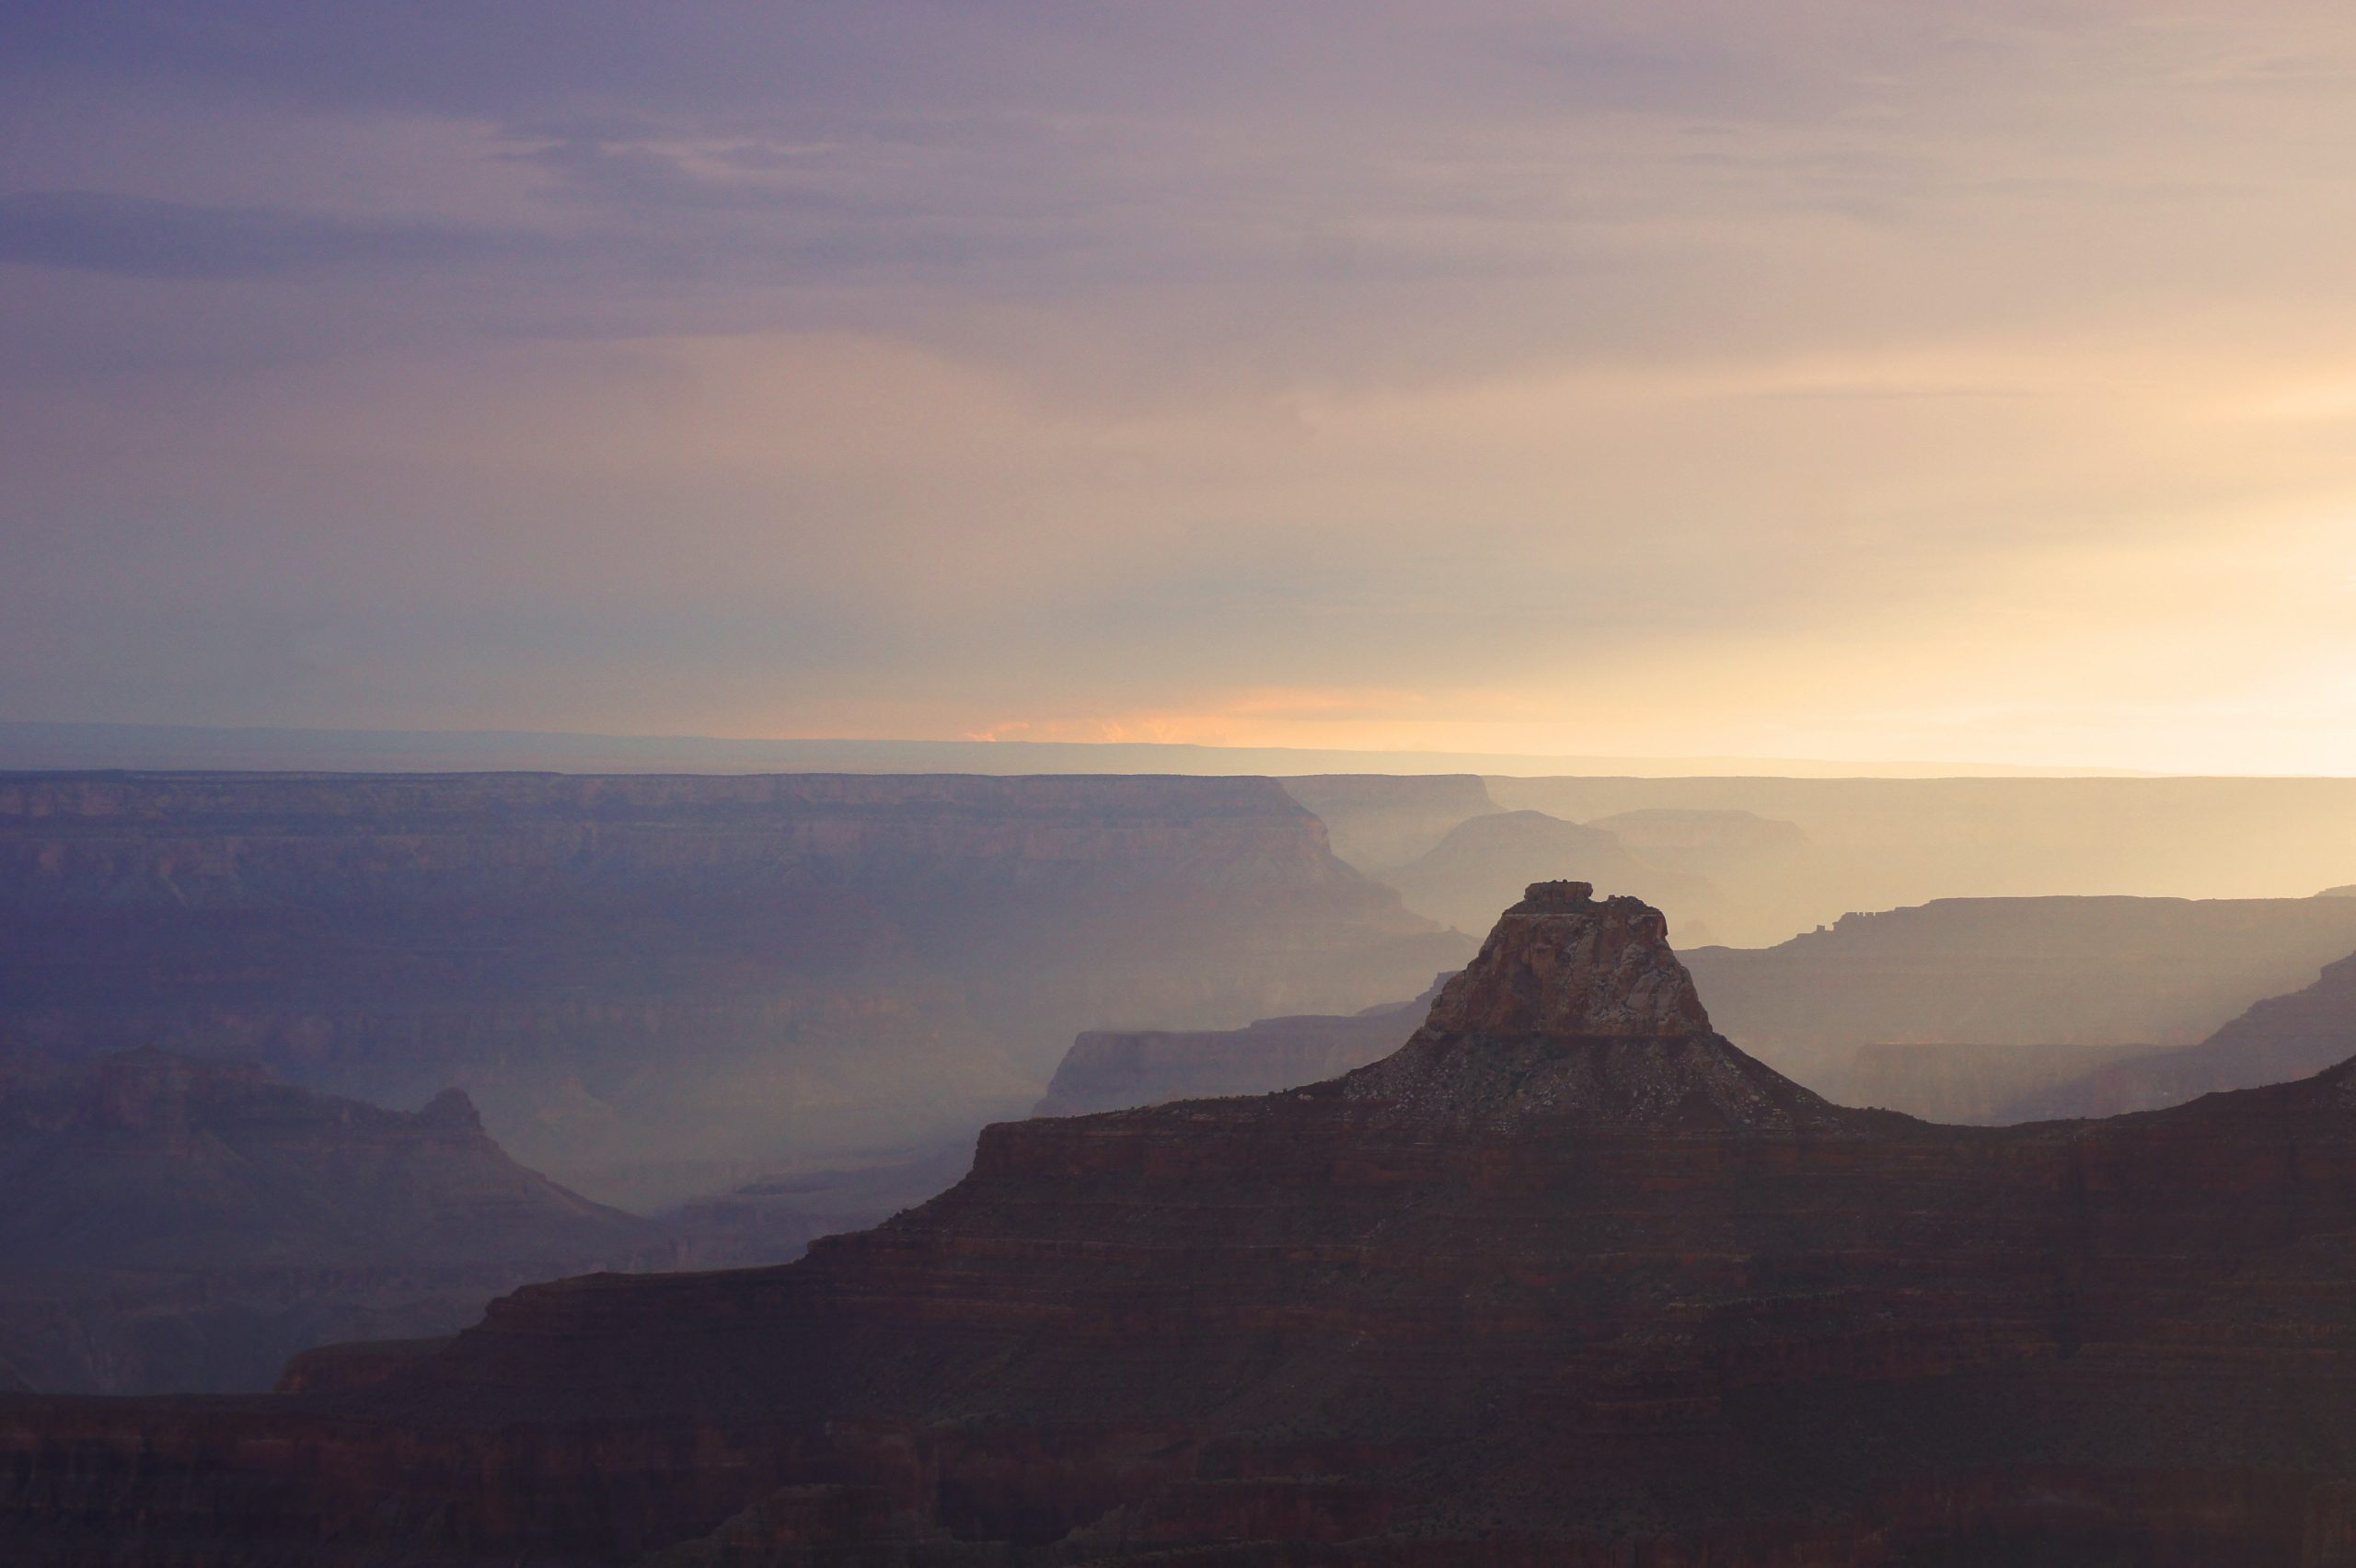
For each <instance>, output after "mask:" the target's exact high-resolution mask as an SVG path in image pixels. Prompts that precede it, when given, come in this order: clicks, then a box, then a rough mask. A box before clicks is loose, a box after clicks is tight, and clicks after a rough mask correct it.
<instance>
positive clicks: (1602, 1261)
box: [0, 887, 2356, 1568]
mask: <svg viewBox="0 0 2356 1568" xmlns="http://www.w3.org/2000/svg"><path fill="white" fill-rule="evenodd" d="M2351 1236H2356V1067H2351V1066H2340V1067H2335V1068H2333V1069H2332V1070H2330V1071H2329V1072H2327V1073H2325V1074H2323V1075H2320V1076H2319V1077H2316V1078H2309V1079H2306V1080H2303V1081H2301V1082H2298V1083H2294V1084H2287V1085H2281V1086H2276V1087H2274V1088H2269V1089H2264V1090H2252V1091H2247V1092H2245V1093H2240V1094H2233V1095H2223V1096H2212V1097H2211V1098H2209V1099H2206V1100H2203V1101H2199V1102H2197V1103H2195V1104H2191V1105H2187V1106H2183V1107H2180V1108H2177V1109H2176V1110H2173V1111H2167V1112H2162V1113H2154V1114H2150V1115H2142V1116H2133V1117H2126V1118H2120V1119H2119V1120H2116V1121H2111V1122H2102V1123H2077V1124H2046V1125H2039V1126H2031V1127H2017V1128H2004V1129H1969V1128H1951V1127H1936V1126H1931V1125H1927V1124H1922V1123H1918V1122H1914V1121H1912V1120H1911V1119H1909V1118H1906V1117H1903V1116H1898V1115H1894V1114H1888V1113H1872V1112H1862V1111H1851V1110H1843V1109H1842V1108H1839V1107H1836V1106H1831V1105H1828V1104H1826V1103H1824V1102H1823V1101H1820V1100H1819V1099H1817V1098H1816V1097H1815V1096H1813V1095H1811V1094H1809V1093H1808V1092H1807V1090H1803V1089H1801V1088H1799V1087H1798V1086H1797V1085H1794V1084H1791V1083H1789V1082H1788V1081H1786V1080H1784V1079H1781V1078H1778V1077H1777V1076H1776V1075H1774V1074H1773V1073H1772V1072H1769V1071H1767V1070H1766V1069H1764V1068H1763V1067H1761V1066H1759V1065H1758V1064H1756V1063H1752V1062H1750V1061H1748V1060H1747V1059H1746V1058H1744V1057H1743V1056H1742V1055H1741V1053H1739V1052H1738V1051H1736V1050H1734V1049H1733V1048H1732V1047H1731V1046H1728V1045H1727V1044H1726V1043H1724V1042H1723V1041H1722V1040H1719V1039H1718V1038H1717V1037H1716V1036H1715V1035H1714V1034H1712V1033H1711V1032H1710V1030H1709V1024H1708V1020H1707V1019H1706V1017H1705V1016H1704V1015H1703V1011H1702V1009H1701V1006H1700V1003H1699V999H1698V997H1696V995H1695V993H1694V991H1693V990H1692V986H1690V985H1689V984H1687V983H1686V981H1685V979H1684V976H1683V975H1682V974H1681V972H1680V970H1679V969H1678V967H1677V965H1676V963H1675V960H1674V959H1673V957H1671V956H1670V955H1669V953H1668V951H1667V949H1666V947H1665V945H1664V943H1663V941H1662V938H1661V922H1660V920H1659V917H1657V915H1654V914H1653V913H1652V912H1650V911H1648V910H1646V909H1645V908H1643V907H1642V906H1641V905H1634V903H1633V902H1632V901H1626V900H1618V899H1612V900H1603V901H1596V900H1593V899H1591V898H1590V897H1588V896H1587V895H1586V893H1585V890H1581V889H1572V888H1560V887H1557V888H1540V889H1533V890H1531V894H1530V898H1529V899H1528V900H1527V901H1526V902H1525V903H1524V904H1523V905H1520V906H1519V907H1518V908H1517V909H1516V910H1515V911H1514V912H1513V913H1511V914H1510V915H1508V916H1507V917H1506V919H1504V920H1503V921H1501V922H1500V923H1499V926H1498V928H1497V930H1496V932H1495V933H1493V935H1492V937H1491V939H1490V940H1489V942H1488V944H1487V945H1486V946H1485V947H1484V950H1483V952H1482V954H1481V955H1480V957H1479V958H1478V959H1476V960H1475V962H1474V963H1473V964H1472V967H1471V968H1470V969H1469V970H1468V971H1467V972H1466V973H1465V974H1464V975H1462V976H1460V977H1459V979H1458V980H1457V981H1456V982H1454V983H1452V984H1451V985H1450V986H1449V987H1448V988H1447V989H1446V990H1445V991H1444V992H1443V994H1442V997H1440V999H1439V1000H1438V1003H1436V1005H1435V1008H1434V1016H1433V1018H1432V1020H1430V1022H1429V1023H1428V1025H1427V1027H1426V1029H1425V1030H1423V1031H1420V1032H1418V1034H1417V1036H1416V1039H1415V1042H1414V1043H1411V1044H1410V1045H1408V1046H1407V1047H1405V1048H1403V1051H1402V1052H1401V1053H1400V1054H1399V1055H1398V1056H1396V1057H1393V1058H1392V1059H1389V1060H1387V1061H1385V1062H1383V1063H1380V1064H1377V1065H1376V1066H1371V1067H1369V1068H1366V1069H1363V1070H1361V1071H1359V1072H1357V1073H1354V1074H1351V1075H1348V1076H1345V1078H1340V1079H1337V1080H1334V1081H1333V1082H1330V1083H1324V1084H1319V1085H1314V1086H1311V1087H1309V1088H1306V1089H1300V1090H1288V1091H1285V1092H1281V1093H1277V1094H1273V1095H1268V1096H1264V1097H1259V1098H1244V1099H1229V1100H1219V1101H1194V1102H1183V1103H1179V1104H1173V1105H1166V1106H1161V1107H1156V1108H1153V1109H1149V1110H1142V1111H1131V1112H1122V1113H1112V1114H1107V1115H1100V1116H1085V1117H1074V1118H1049V1119H1039V1120H1034V1121H1030V1122H1024V1123H1020V1124H1005V1125H1000V1126H996V1127H993V1128H990V1129H989V1130H988V1131H987V1133H986V1134H985V1135H984V1136H983V1138H982V1140H981V1144H980V1147H979V1148H978V1150H977V1151H976V1160H975V1165H974V1169H973V1171H972V1172H971V1174H969V1175H968V1176H967V1178H966V1179H965V1180H964V1182H961V1183H960V1184H959V1185H958V1186H957V1187H956V1188H955V1189H954V1190H953V1191H952V1192H950V1193H946V1194H944V1195H943V1196H942V1197H941V1198H939V1199H937V1200H935V1201H934V1202H932V1203H930V1204H928V1205H924V1206H923V1207H922V1208H920V1209H918V1210H916V1211H914V1212H912V1213H909V1214H907V1215H904V1216H899V1217H898V1218H895V1219H894V1220H892V1221H891V1222H889V1223H887V1224H885V1225H883V1226H881V1227H879V1228H876V1229H874V1230H872V1231H868V1232H864V1233H860V1234H858V1235H852V1236H843V1237H837V1238H832V1239H826V1240H823V1241H821V1242H819V1243H818V1244H817V1245H816V1246H815V1247H814V1249H813V1251H812V1254H811V1255H810V1256H809V1257H808V1258H806V1259H805V1260H803V1262H799V1263H796V1264H794V1265H791V1266H789V1267H786V1268H781V1269H769V1270H756V1271H748V1272H741V1273H733V1274H699V1275H687V1276H621V1275H607V1276H598V1277H593V1278H586V1279H580V1280H570V1281H565V1282H562V1283H560V1284H554V1285H547V1286H533V1287H530V1288H527V1289H525V1290H523V1291H520V1292H518V1293H517V1294H515V1295H514V1296H512V1297H507V1298H505V1299H502V1300H501V1301H499V1302H497V1303H495V1304H494V1305H493V1307H492V1309H491V1311H490V1313H489V1314H488V1315H487V1317H486V1319H485V1320H484V1321H483V1323H482V1324H481V1325H480V1326H479V1327H478V1328H476V1329H474V1330H471V1331H469V1332H467V1333H465V1334H462V1335H460V1336H459V1337H458V1338H457V1339H456V1341H455V1342H453V1343H451V1344H450V1345H448V1346H447V1347H446V1348H445V1349H442V1350H440V1351H438V1352H434V1353H433V1354H430V1355H425V1356H423V1357H422V1359H410V1358H404V1357H400V1356H395V1357H393V1358H392V1359H393V1360H395V1361H396V1362H401V1361H406V1364H405V1365H403V1366H398V1367H396V1368H395V1369H394V1370H392V1372H391V1374H390V1375H389V1376H387V1377H384V1378H381V1380H367V1379H362V1380H360V1381H359V1383H358V1385H357V1386H353V1387H348V1388H345V1389H341V1390H340V1391H329V1390H322V1391H318V1392H313V1393H306V1394H299V1395H293V1396H286V1397H281V1398H275V1399H259V1400H250V1401H214V1402H211V1403H208V1404H206V1405H203V1406H202V1407H196V1406H190V1405H186V1404H174V1403H170V1402H159V1401H146V1402H138V1401H122V1402H115V1403H107V1402H103V1401H78V1402H57V1401H26V1400H23V1399H21V1398H19V1399H17V1400H14V1401H8V1402H6V1403H0V1553H13V1554H15V1555H16V1556H17V1557H19V1558H25V1559H29V1560H32V1561H44V1562H65V1561H97V1560H99V1559H100V1558H101V1557H103V1559H104V1560H105V1561H107V1562H110V1563H112V1564H116V1565H118V1568H140V1565H142V1564H147V1563H160V1562H171V1563H174V1564H175V1565H177V1568H225V1565H226V1564H230V1563H250V1562H276V1561H289V1562H291V1561H295V1560H298V1559H299V1560H300V1561H303V1562H307V1563H316V1564H339V1565H340V1564H357V1563H359V1562H368V1563H370V1564H372V1565H375V1564H386V1563H423V1562H435V1563H489V1562H502V1563H517V1562H524V1563H544V1564H554V1563H559V1562H565V1563H572V1562H629V1561H631V1560H632V1559H633V1557H635V1556H640V1555H645V1554H652V1553H655V1552H661V1553H662V1554H663V1555H661V1556H660V1557H659V1558H655V1557H650V1558H649V1561H653V1562H662V1563H665V1564H672V1565H675V1568H684V1565H687V1564H704V1565H710V1564H719V1563H732V1564H742V1563H763V1564H767V1563H797V1564H798V1563H817V1562H829V1563H833V1562H882V1563H905V1564H917V1563H927V1564H950V1563H994V1564H1015V1563H1041V1564H1044V1563H1048V1562H1053V1563H1057V1564H1078V1563H1086V1562H1113V1561H1119V1560H1124V1559H1148V1558H1150V1559H1151V1560H1153V1561H1156V1562H1172V1561H1198V1562H1250V1563H1264V1562H1265V1563H1322V1564H1334V1563H1369V1564H1371V1563H1380V1564H1386V1565H1392V1568H1397V1565H1403V1564H1412V1565H1424V1564H1428V1565H1432V1568H1438V1565H1439V1564H1455V1563H1461V1562H1473V1561H1477V1562H1492V1563H1496V1564H1525V1563H1526V1564H1536V1563H1540V1562H1544V1563H1549V1564H1553V1563H1572V1564H1597V1565H1601V1564H1605V1563H1611V1564H1623V1563H1626V1562H1632V1561H1635V1562H1657V1563H1672V1562H1674V1563H1700V1562H1729V1563H1731V1562H1743V1563H1768V1562H1783V1563H1793V1564H1797V1563H1808V1564H1816V1565H1831V1568H1842V1565H1857V1564H1865V1563H1888V1564H1897V1563H1906V1562H2025V1561H2037V1562H2172V1563H2178V1564H2193V1563H2199V1564H2217V1565H2220V1568H2222V1565H2223V1564H2226V1563H2245V1562H2316V1563H2324V1562H2335V1561H2340V1560H2343V1559H2344V1557H2345V1556H2346V1554H2347V1552H2348V1551H2349V1550H2350V1542H2351V1541H2356V1401H2350V1400H2348V1399H2347V1398H2346V1394H2345V1389H2346V1388H2347V1386H2348V1384H2349V1381H2350V1379H2351V1378H2356V1245H2351V1243H2350V1237H2351ZM1251 1543H1258V1544H1257V1545H1256V1546H1254V1545H1252V1544H1251ZM1190 1552H1191V1553H1193V1555H1192V1556H1188V1555H1187V1554H1188V1553H1190ZM1172 1554H1175V1555H1172Z"/></svg>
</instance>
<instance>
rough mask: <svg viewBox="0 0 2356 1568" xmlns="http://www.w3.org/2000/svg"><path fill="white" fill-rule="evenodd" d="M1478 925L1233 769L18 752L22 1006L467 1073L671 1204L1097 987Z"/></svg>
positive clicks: (879, 1138)
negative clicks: (99, 770)
mask: <svg viewBox="0 0 2356 1568" xmlns="http://www.w3.org/2000/svg"><path fill="white" fill-rule="evenodd" d="M1464 945H1465V944H1463V943H1462V941H1461V939H1457V938H1450V937H1448V936H1446V935H1444V934H1442V933H1440V932H1438V930H1437V928H1434V927H1433V926H1432V925H1431V923H1430V922H1428V921H1425V920H1422V919H1420V918H1418V917H1414V916H1411V915H1409V914H1408V913H1407V912H1406V911H1405V910H1404V909H1403V907H1402V906H1401V905H1399V903H1398V901H1397V898H1396V896H1395V895H1394V894H1391V893H1390V892H1389V891H1388V890H1386V889H1383V888H1380V887H1378V886H1375V885H1373V884H1371V883H1369V882H1366V881H1365V880H1364V879H1362V878H1361V877H1359V876H1358V875H1357V873H1356V872H1354V871H1352V870H1350V869H1349V868H1348V867H1347V866H1345V865H1343V864H1342V863H1341V862H1340V861H1338V860H1336V859H1334V857H1333V855H1332V854H1331V853H1330V852H1328V850H1327V849H1326V847H1325V843H1324V836H1323V830H1322V827H1321V825H1320V824H1319V823H1318V822H1317V820H1316V819H1315V818H1314V817H1312V816H1311V815H1310V814H1309V813H1307V812H1306V811H1304V810H1303V809H1301V808H1300V807H1299V805H1297V804H1296V803H1295V802H1293V801H1291V800H1290V799H1289V798H1288V797H1287V796H1286V795H1285V794H1284V793H1283V791H1282V790H1279V789H1278V788H1277V787H1276V785H1275V784H1274V783H1272V782H1270V781H1268V780H1265V779H1248V778H1201V779H1196V778H924V777H895V778H846V777H830V776H824V775H803V776H792V777H768V778H760V777H748V778H664V777H660V776H629V777H620V778H583V777H565V776H554V775H465V776H444V777H434V776H403V777H384V778H371V777H366V776H332V775H321V776H268V775H264V776H236V777H230V776H206V775H187V776H80V777H48V778H44V777H38V776H17V777H15V778H0V1040H5V1039H9V1038H13V1039H16V1040H18V1041H22V1042H28V1043H35V1044H39V1045H41V1046H44V1047H46V1048H49V1049H52V1050H56V1051H60V1052H64V1053H67V1054H72V1055H88V1054H92V1053H96V1052H99V1051H105V1050H110V1049H123V1048H129V1047H132V1046H135V1045H140V1044H148V1043H154V1044H159V1045H163V1046H166V1047H169V1048H175V1049H183V1050H192V1051H197V1052H202V1053H203V1054H207V1055H229V1056H237V1057H241V1058H245V1059H250V1060H255V1061H260V1062H264V1063H267V1064H269V1065H270V1066H272V1067H274V1068H276V1069H277V1070H278V1071H280V1072H281V1073H283V1075H284V1076H286V1077H288V1078H291V1079H294V1080H295V1081H297V1082H299V1083H302V1084H305V1085H306V1086H309V1087H313V1088H318V1089H322V1090H329V1091H332V1092H337V1093H342V1094H350V1095H354V1096H357V1097H360V1098H364V1099H370V1100H375V1101H383V1102H394V1103H398V1102H413V1101H417V1100H420V1099H422V1098H423V1097H424V1096H425V1095H426V1094H428V1093H431V1092H433V1090H435V1089H437V1088H440V1087H442V1086H443V1085H445V1084H450V1083H456V1084H459V1085H461V1086H463V1087H465V1088H466V1089H468V1090H469V1092H471V1093H472V1094H473V1095H474V1097H475V1099H476V1101H478V1103H479V1104H480V1105H481V1107H482V1109H483V1113H484V1115H485V1116H486V1118H487V1119H488V1121H489V1123H490V1124H491V1127H492V1129H493V1130H494V1131H495V1132H496V1133H497V1134H498V1136H500V1138H501V1139H502V1142H503V1143H505V1144H506V1145H507V1146H508V1147H512V1148H514V1150H516V1151H517V1152H518V1154H519V1155H520V1156H522V1157H523V1158H525V1159H527V1160H529V1161H531V1162H532V1163H534V1164H536V1165H539V1166H543V1167H545V1168H548V1169H550V1170H558V1171H560V1172H562V1173H564V1174H566V1175H567V1177H568V1178H569V1179H576V1180H579V1181H582V1182H587V1183H590V1184H591V1185H592V1190H595V1191H597V1192H598V1193H601V1194H605V1195H612V1196H616V1197H618V1198H625V1199H627V1200H629V1201H633V1202H642V1203H652V1202H657V1201H663V1200H665V1199H668V1198H674V1197H679V1196H684V1195H687V1194H689V1193H695V1192H698V1191H710V1190H712V1189H714V1188H717V1187H721V1186H725V1185H728V1184H730V1183H731V1182H736V1181H742V1180H744V1179H746V1178H748V1177H751V1176H756V1175H758V1174H761V1173H762V1172H764V1171H766V1170H770V1169H773V1168H775V1167H776V1166H778V1165H779V1164H780V1163H781V1162H784V1161H787V1160H789V1159H791V1160H801V1161H812V1160H825V1159H840V1158H843V1157H844V1156H847V1155H852V1154H863V1153H864V1151H866V1150H868V1149H871V1148H874V1147H907V1146H908V1145H910V1144H912V1143H918V1142H923V1141H927V1140H930V1139H938V1138H944V1137H948V1136H954V1135H956V1134H958V1133H961V1132H962V1133H964V1134H966V1135H968V1136H970V1134H971V1132H972V1130H973V1129H974V1128H975V1127H976V1126H978V1125H979V1124H981V1123H982V1122H983V1121H985V1120H987V1119H988V1117H990V1116H992V1115H999V1114H1005V1113H1008V1112H1010V1111H1013V1110H1018V1109H1020V1108H1021V1107H1022V1106H1024V1105H1027V1104H1028V1103H1029V1102H1030V1101H1031V1100H1032V1099H1033V1098H1034V1097H1035V1096H1036V1094H1037V1092H1038V1090H1039V1088H1040V1087H1041V1085H1043V1084H1044V1082H1045V1079H1046V1077H1047V1075H1048V1072H1049V1071H1050V1069H1051V1068H1052V1066H1053V1065H1054V1054H1055V1043H1056V1042H1058V1041H1064V1040H1068V1039H1069V1038H1070V1037H1071V1036H1072V1034H1073V1033H1074V1032H1077V1031H1078V1030H1079V1029H1080V1028H1082V1027H1085V1026H1091V1025H1102V1024H1105V1023H1125V1024H1135V1025H1144V1024H1150V1023H1157V1022H1160V1023H1193V1024H1197V1025H1204V1026H1211V1025H1217V1026H1226V1025H1232V1024H1240V1023H1242V1022H1243V1021H1246V1020H1250V1019H1253V1018H1256V1017H1263V1016H1266V1015H1268V1014H1271V1013H1276V1012H1279V1011H1289V1010H1304V1009H1320V1008H1323V1009H1336V1010H1341V1009H1349V1008H1355V1007H1358V1006H1363V1005H1365V1004H1367V1003H1369V1002H1371V1001H1376V1000H1380V999H1382V998H1384V997H1396V996H1400V995H1403V994H1404V993H1406V992H1408V991H1411V990H1412V989H1414V987H1415V986H1417V985H1420V984H1422V983H1423V981H1424V980H1425V979H1426V978H1427V977H1428V976H1429V975H1430V974H1431V973H1432V972H1433V971H1434V970H1436V969H1438V968H1441V967H1444V966H1446V965H1447V964H1448V963H1451V962H1455V961H1458V960H1460V959H1461V955H1462V952H1463V950H1464Z"/></svg>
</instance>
